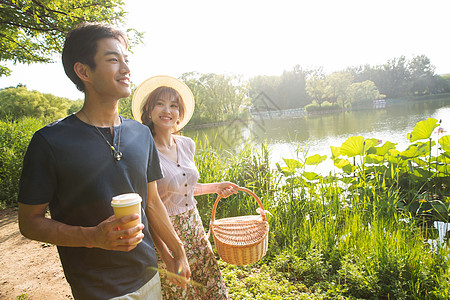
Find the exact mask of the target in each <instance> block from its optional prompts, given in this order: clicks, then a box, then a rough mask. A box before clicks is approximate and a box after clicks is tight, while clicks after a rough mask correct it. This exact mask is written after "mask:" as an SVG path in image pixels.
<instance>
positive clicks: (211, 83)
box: [180, 72, 249, 124]
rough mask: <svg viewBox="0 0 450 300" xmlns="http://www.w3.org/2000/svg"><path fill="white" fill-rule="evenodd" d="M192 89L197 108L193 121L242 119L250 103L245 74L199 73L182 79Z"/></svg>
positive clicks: (185, 75)
mask: <svg viewBox="0 0 450 300" xmlns="http://www.w3.org/2000/svg"><path fill="white" fill-rule="evenodd" d="M180 79H181V80H182V81H184V82H185V83H186V84H187V85H188V86H189V88H190V89H191V90H192V93H193V94H194V98H195V111H194V115H193V117H192V120H191V121H190V124H199V123H211V122H221V121H229V120H233V119H236V118H239V117H240V116H241V114H242V113H243V110H242V109H241V108H242V106H246V105H248V104H249V99H248V95H247V94H248V92H247V91H248V87H247V85H246V83H245V82H244V81H243V79H242V77H241V76H238V75H217V74H213V73H207V74H200V73H197V72H190V73H184V74H183V75H182V76H181V78H180Z"/></svg>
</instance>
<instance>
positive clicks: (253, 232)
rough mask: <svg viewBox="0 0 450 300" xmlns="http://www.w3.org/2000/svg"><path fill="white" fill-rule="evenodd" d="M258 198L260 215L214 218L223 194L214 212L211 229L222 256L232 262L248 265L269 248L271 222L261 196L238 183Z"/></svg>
mask: <svg viewBox="0 0 450 300" xmlns="http://www.w3.org/2000/svg"><path fill="white" fill-rule="evenodd" d="M238 190H239V191H243V192H247V193H249V194H250V195H252V196H253V198H255V200H256V201H257V202H258V204H259V207H260V210H259V213H260V215H250V216H242V217H232V218H224V219H218V220H215V215H216V208H217V204H218V203H219V200H220V199H221V198H222V197H221V196H220V195H219V196H218V197H217V199H216V202H215V203H214V206H213V210H212V213H211V223H210V231H211V232H212V234H213V238H214V245H215V246H216V250H217V253H218V254H219V256H220V258H221V259H222V260H223V261H225V262H227V263H229V264H233V265H247V264H251V263H254V262H257V261H258V260H260V259H261V258H262V257H263V256H264V255H266V252H267V246H268V240H269V223H268V222H267V219H266V214H265V212H264V207H263V205H262V202H261V200H259V198H258V196H256V195H255V194H254V193H253V192H252V191H250V190H249V189H246V188H243V187H239V188H238Z"/></svg>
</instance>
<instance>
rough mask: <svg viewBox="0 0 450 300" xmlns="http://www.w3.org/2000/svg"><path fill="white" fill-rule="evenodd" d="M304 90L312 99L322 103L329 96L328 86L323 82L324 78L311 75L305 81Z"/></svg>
mask: <svg viewBox="0 0 450 300" xmlns="http://www.w3.org/2000/svg"><path fill="white" fill-rule="evenodd" d="M306 92H307V93H308V95H309V96H310V97H311V98H312V100H313V101H316V103H317V104H319V105H322V103H323V102H324V101H326V100H327V99H328V98H329V92H330V88H329V86H328V85H327V83H326V82H325V79H322V78H319V77H318V76H313V77H311V78H310V79H308V80H307V81H306Z"/></svg>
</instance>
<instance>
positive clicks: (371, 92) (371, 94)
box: [347, 80, 385, 103]
mask: <svg viewBox="0 0 450 300" xmlns="http://www.w3.org/2000/svg"><path fill="white" fill-rule="evenodd" d="M347 96H348V99H349V100H350V102H351V103H355V102H364V101H372V100H378V99H383V98H384V97H385V95H381V94H380V92H379V91H378V89H377V87H376V86H375V83H374V82H373V81H370V80H366V81H363V82H355V83H352V84H351V85H350V86H349V88H348V90H347Z"/></svg>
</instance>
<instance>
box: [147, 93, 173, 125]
mask: <svg viewBox="0 0 450 300" xmlns="http://www.w3.org/2000/svg"><path fill="white" fill-rule="evenodd" d="M154 103H155V106H154V107H153V109H152V111H151V114H150V115H151V117H152V122H153V124H154V126H155V129H156V128H159V129H172V128H174V127H175V126H176V123H177V121H178V120H179V118H180V107H179V104H178V101H177V99H176V98H175V97H173V96H169V95H167V94H166V95H162V96H161V97H158V98H157V99H156V100H155V102H154Z"/></svg>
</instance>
